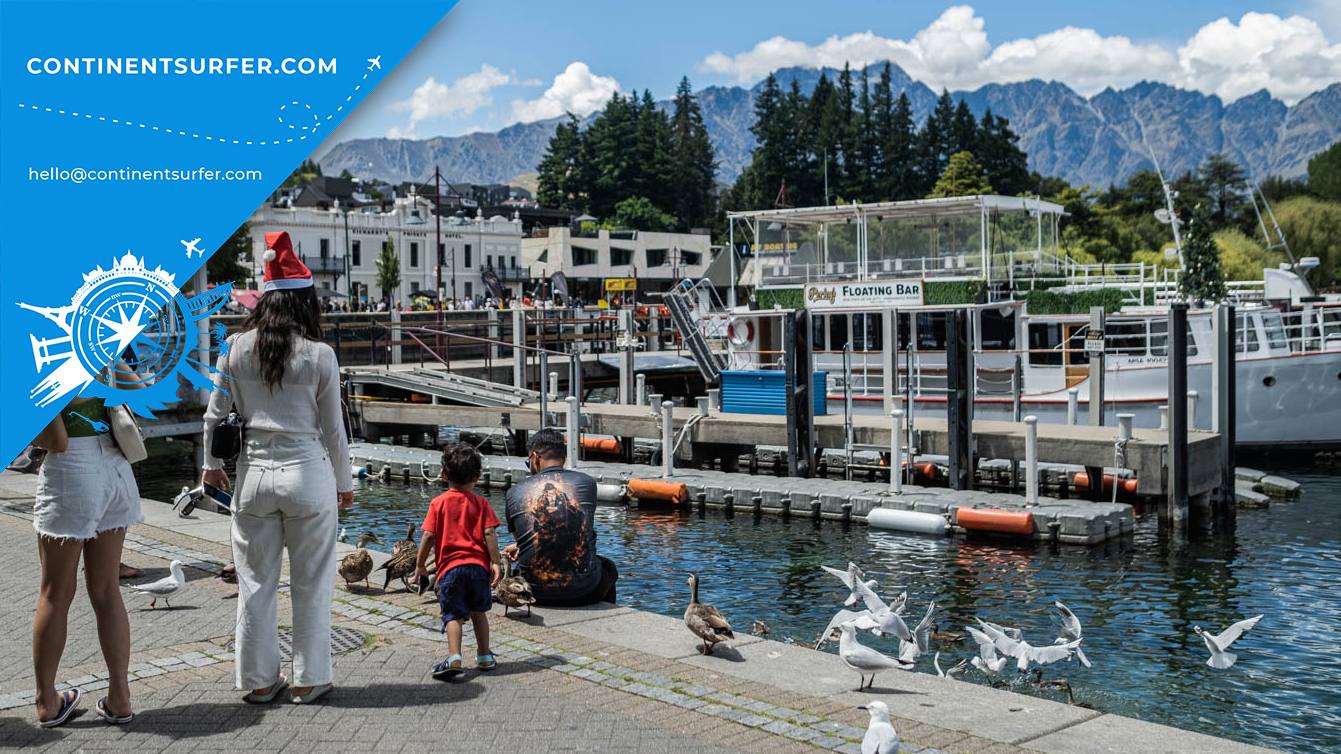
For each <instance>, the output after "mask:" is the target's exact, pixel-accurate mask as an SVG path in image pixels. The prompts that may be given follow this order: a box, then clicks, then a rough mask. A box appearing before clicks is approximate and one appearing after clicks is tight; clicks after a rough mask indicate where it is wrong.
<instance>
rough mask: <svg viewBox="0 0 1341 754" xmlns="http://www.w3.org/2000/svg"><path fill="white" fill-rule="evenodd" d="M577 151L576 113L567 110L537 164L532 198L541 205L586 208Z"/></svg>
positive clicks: (578, 146)
mask: <svg viewBox="0 0 1341 754" xmlns="http://www.w3.org/2000/svg"><path fill="white" fill-rule="evenodd" d="M581 151H582V137H581V134H580V133H579V131H578V126H577V116H575V115H573V114H572V113H568V120H567V122H564V123H560V124H559V125H558V126H556V127H555V129H554V135H553V136H551V137H550V140H549V147H548V148H547V149H546V150H545V156H544V157H543V158H541V160H540V165H539V167H537V172H538V173H539V175H538V181H539V185H538V186H537V187H536V201H538V202H540V204H541V205H542V206H545V207H554V208H557V209H568V210H578V211H581V210H586V208H587V207H586V203H585V202H586V191H585V190H584V189H583V187H582V186H581V184H580V177H581V170H580V165H579V162H578V160H579V157H580V155H581Z"/></svg>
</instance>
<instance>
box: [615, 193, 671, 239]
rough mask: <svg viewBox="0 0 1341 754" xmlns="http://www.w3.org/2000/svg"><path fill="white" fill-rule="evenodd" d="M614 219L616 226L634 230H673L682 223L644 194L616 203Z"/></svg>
mask: <svg viewBox="0 0 1341 754" xmlns="http://www.w3.org/2000/svg"><path fill="white" fill-rule="evenodd" d="M614 219H615V225H616V226H618V227H622V228H632V229H633V230H650V231H672V230H675V227H676V226H677V225H679V223H680V221H679V220H677V219H675V216H674V215H670V214H667V213H665V212H662V211H661V210H659V209H657V207H656V205H654V204H652V202H651V201H650V200H649V199H647V197H643V196H631V197H629V198H627V199H625V200H623V201H621V202H620V203H619V204H617V205H615V216H614Z"/></svg>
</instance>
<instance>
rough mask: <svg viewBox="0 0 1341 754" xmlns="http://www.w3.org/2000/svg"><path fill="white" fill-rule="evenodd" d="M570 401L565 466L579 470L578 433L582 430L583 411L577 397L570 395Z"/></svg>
mask: <svg viewBox="0 0 1341 754" xmlns="http://www.w3.org/2000/svg"><path fill="white" fill-rule="evenodd" d="M566 400H567V401H568V463H566V464H564V466H566V467H567V468H570V469H575V468H577V454H578V449H579V448H580V447H581V444H580V443H579V441H578V433H579V432H580V431H581V430H582V415H581V413H580V411H581V409H580V408H579V407H578V405H577V396H575V395H570V396H568V398H567V399H566Z"/></svg>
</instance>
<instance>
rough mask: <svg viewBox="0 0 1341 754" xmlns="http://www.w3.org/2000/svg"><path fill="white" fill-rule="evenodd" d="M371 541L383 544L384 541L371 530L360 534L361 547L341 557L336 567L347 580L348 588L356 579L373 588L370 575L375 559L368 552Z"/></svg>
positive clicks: (359, 542)
mask: <svg viewBox="0 0 1341 754" xmlns="http://www.w3.org/2000/svg"><path fill="white" fill-rule="evenodd" d="M371 542H376V543H377V544H379V545H380V544H382V541H381V540H379V539H378V538H377V535H376V534H373V533H372V532H370V531H365V532H363V533H362V534H360V535H359V540H358V548H359V549H358V550H357V551H355V552H351V553H349V554H348V555H346V556H344V557H343V558H341V559H340V564H339V565H338V566H337V567H336V571H337V572H338V573H339V574H340V578H342V579H344V580H345V588H346V589H348V588H349V587H350V586H351V585H353V584H354V582H356V581H362V582H363V584H364V586H365V587H367V588H372V585H371V584H369V583H368V575H369V574H371V573H372V569H373V561H372V556H371V555H369V554H368V549H367V548H368V544H369V543H371Z"/></svg>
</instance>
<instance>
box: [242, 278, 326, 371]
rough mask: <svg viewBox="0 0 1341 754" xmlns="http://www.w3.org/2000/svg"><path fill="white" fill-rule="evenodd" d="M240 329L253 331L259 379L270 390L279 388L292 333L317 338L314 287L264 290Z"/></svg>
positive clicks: (318, 322)
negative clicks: (254, 333)
mask: <svg viewBox="0 0 1341 754" xmlns="http://www.w3.org/2000/svg"><path fill="white" fill-rule="evenodd" d="M242 329H243V331H244V332H245V331H247V330H255V331H256V361H257V363H258V364H259V365H260V366H259V370H260V373H261V381H262V382H264V383H265V385H266V387H268V388H270V392H272V393H273V392H274V391H275V388H277V387H278V388H283V387H284V384H283V383H284V364H285V363H287V362H288V360H289V353H290V352H291V351H292V350H293V336H294V335H301V336H302V337H304V338H307V339H308V340H316V341H320V340H321V311H320V308H319V306H318V304H317V292H316V289H314V288H311V287H307V288H297V289H292V290H273V291H266V292H265V293H264V294H262V296H261V299H260V301H257V302H256V308H255V309H252V310H251V314H248V315H247V318H246V319H245V320H243V322H242Z"/></svg>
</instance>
